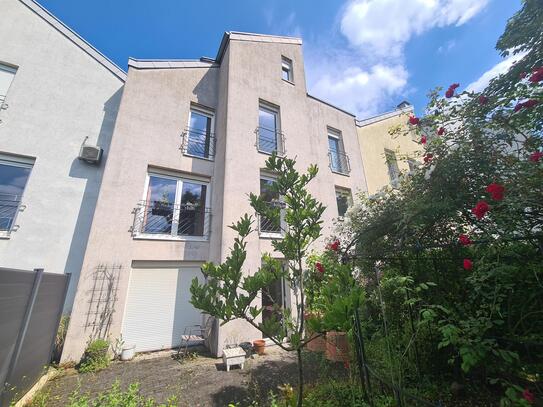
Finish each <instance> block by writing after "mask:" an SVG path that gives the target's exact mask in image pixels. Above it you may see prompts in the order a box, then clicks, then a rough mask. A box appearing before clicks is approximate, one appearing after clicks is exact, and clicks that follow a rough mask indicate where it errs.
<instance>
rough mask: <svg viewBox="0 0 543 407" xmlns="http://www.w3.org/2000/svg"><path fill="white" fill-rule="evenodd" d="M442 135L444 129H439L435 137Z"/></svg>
mask: <svg viewBox="0 0 543 407" xmlns="http://www.w3.org/2000/svg"><path fill="white" fill-rule="evenodd" d="M443 133H445V128H443V127H440V128H439V130H438V131H437V135H438V136H442V135H443Z"/></svg>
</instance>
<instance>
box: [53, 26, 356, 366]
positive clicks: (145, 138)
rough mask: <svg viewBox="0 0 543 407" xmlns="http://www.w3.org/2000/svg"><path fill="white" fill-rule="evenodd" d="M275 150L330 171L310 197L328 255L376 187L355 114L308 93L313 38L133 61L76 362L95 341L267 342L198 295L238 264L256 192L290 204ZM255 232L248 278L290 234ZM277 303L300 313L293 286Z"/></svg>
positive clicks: (74, 329) (74, 319) (217, 348)
mask: <svg viewBox="0 0 543 407" xmlns="http://www.w3.org/2000/svg"><path fill="white" fill-rule="evenodd" d="M273 151H276V152H277V153H278V154H281V155H286V156H288V157H296V159H297V164H298V168H299V169H300V170H304V169H305V168H307V167H308V166H309V165H310V164H312V163H316V164H318V166H319V174H318V176H317V177H316V179H315V180H314V181H313V182H312V184H311V186H310V189H311V192H312V193H313V194H314V195H315V197H316V198H317V199H319V200H320V201H321V202H323V203H324V204H325V205H326V206H327V209H326V211H325V213H324V230H323V239H321V241H319V242H317V244H316V248H317V249H318V248H322V247H323V246H324V237H326V236H329V235H330V234H331V233H333V222H334V220H335V219H337V218H338V217H340V216H342V215H343V213H344V210H345V208H344V205H345V203H346V202H347V201H346V197H349V199H351V198H350V197H351V196H352V195H354V194H356V193H357V192H360V191H364V190H365V189H366V181H365V174H364V169H363V165H362V160H361V157H360V154H359V151H360V146H359V141H358V137H357V133H356V126H355V117H354V116H353V115H352V114H350V113H348V112H345V111H343V110H341V109H338V108H337V107H334V106H332V105H330V104H328V103H326V102H323V101H321V100H319V99H317V98H315V97H312V96H310V95H309V94H308V93H307V89H306V84H305V73H304V61H303V56H302V42H301V40H300V39H298V38H291V37H279V36H269V35H257V34H246V33H235V32H230V33H226V34H225V35H224V37H223V40H222V42H221V44H220V47H219V51H218V53H217V56H216V57H215V58H201V59H200V60H193V61H190V60H136V59H130V60H129V69H128V75H127V80H126V83H125V89H124V92H123V96H122V100H121V103H120V109H119V113H118V117H117V121H116V125H115V130H114V134H113V138H112V143H111V147H110V159H109V160H108V161H107V164H106V168H105V172H104V178H103V183H102V187H101V190H100V194H99V198H98V203H97V207H96V211H95V214H94V220H93V224H92V229H91V233H90V238H89V243H88V246H87V251H86V254H85V259H84V262H83V268H82V271H81V278H80V279H79V284H78V288H77V294H76V299H75V305H74V308H73V311H72V315H71V321H70V326H69V330H68V334H67V338H66V342H65V347H64V353H63V360H78V359H79V357H80V356H81V354H82V352H83V350H84V348H85V345H86V343H87V340H88V338H89V337H93V336H97V335H104V334H105V333H106V332H107V335H109V336H110V337H112V338H120V337H122V340H123V341H124V342H125V343H129V344H135V345H136V351H152V350H158V349H167V348H173V347H176V346H178V345H179V342H180V340H181V335H182V334H183V333H184V330H185V329H186V327H188V326H191V325H204V326H205V327H206V329H207V331H206V334H207V341H208V346H209V347H210V349H211V351H212V352H213V353H214V354H215V355H220V354H221V350H222V349H223V348H224V346H225V345H227V344H232V343H240V342H243V341H251V340H254V339H257V338H261V337H262V334H261V333H260V332H259V331H257V330H255V329H254V328H252V327H251V326H249V325H248V324H246V323H244V322H243V321H232V322H230V323H228V324H226V325H224V326H220V327H219V324H217V322H216V321H210V322H209V323H208V321H206V320H204V317H203V316H202V315H201V314H200V312H199V311H198V310H196V309H194V308H193V307H192V305H191V304H190V303H189V300H190V292H189V287H190V283H191V280H192V279H193V278H195V277H196V278H199V279H203V278H204V277H203V275H202V274H201V271H200V266H201V264H202V263H203V262H206V261H214V262H221V261H223V260H224V259H225V258H226V256H227V255H228V254H229V248H230V247H231V245H232V243H233V240H234V237H235V232H234V231H233V230H231V229H230V228H229V227H228V226H229V225H231V224H232V223H233V222H235V221H236V220H238V219H239V218H240V216H241V215H243V214H244V213H248V214H254V211H253V210H252V209H251V207H250V205H249V201H248V194H249V193H251V192H253V193H260V194H261V195H263V196H264V197H266V198H267V199H269V201H270V202H273V201H274V199H277V198H278V197H274V196H273V193H272V192H271V191H270V189H269V185H270V183H273V179H274V174H271V173H268V172H267V171H266V169H265V160H266V159H267V158H268V157H269V155H270V154H271V153H272V152H273ZM113 158H114V159H113ZM255 227H256V228H257V231H256V232H255V233H253V234H252V235H251V236H250V238H249V240H248V247H247V249H248V256H247V261H246V263H245V264H246V270H245V272H247V273H251V272H254V271H256V270H257V269H258V267H259V266H260V262H261V256H262V254H263V253H265V252H268V253H272V255H276V256H278V254H277V253H273V248H272V245H271V241H272V239H274V238H280V228H279V227H278V225H275V224H273V223H271V222H269V221H267V220H266V219H257V220H255ZM319 245H320V246H322V247H320V246H319ZM269 293H270V294H271V296H272V297H273V298H274V301H275V302H276V303H278V304H281V305H282V306H285V307H288V306H289V305H290V304H289V302H290V290H289V288H288V287H286V284H285V283H284V282H283V281H278V282H276V283H274V284H273V285H272V286H270V287H269ZM258 301H263V304H262V305H266V304H265V303H264V301H266V300H265V299H262V298H260V299H258ZM265 317H266V315H264V318H265Z"/></svg>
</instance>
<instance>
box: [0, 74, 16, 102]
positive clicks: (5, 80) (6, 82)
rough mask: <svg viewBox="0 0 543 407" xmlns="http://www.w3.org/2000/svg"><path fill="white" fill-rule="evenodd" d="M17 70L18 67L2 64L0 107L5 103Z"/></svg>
mask: <svg viewBox="0 0 543 407" xmlns="http://www.w3.org/2000/svg"><path fill="white" fill-rule="evenodd" d="M16 72H17V68H13V67H11V66H8V65H4V64H0V107H1V106H2V105H3V104H4V100H5V99H6V95H7V94H8V89H9V87H10V85H11V82H12V81H13V77H14V76H15V73H16Z"/></svg>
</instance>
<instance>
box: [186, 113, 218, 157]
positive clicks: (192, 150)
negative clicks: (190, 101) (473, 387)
mask: <svg viewBox="0 0 543 407" xmlns="http://www.w3.org/2000/svg"><path fill="white" fill-rule="evenodd" d="M212 129H213V113H211V112H210V111H204V110H202V109H196V108H191V110H190V117H189V127H188V128H187V131H186V132H185V140H184V152H185V154H186V155H190V156H193V157H199V158H207V159H213V157H214V155H215V137H214V136H213V132H212Z"/></svg>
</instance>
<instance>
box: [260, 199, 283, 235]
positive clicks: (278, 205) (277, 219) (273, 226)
mask: <svg viewBox="0 0 543 407" xmlns="http://www.w3.org/2000/svg"><path fill="white" fill-rule="evenodd" d="M266 206H267V210H266V212H265V213H264V214H259V215H258V232H259V234H260V236H270V237H277V236H281V235H282V233H283V227H284V213H285V204H284V202H281V201H275V200H274V201H272V202H267V203H266Z"/></svg>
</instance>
